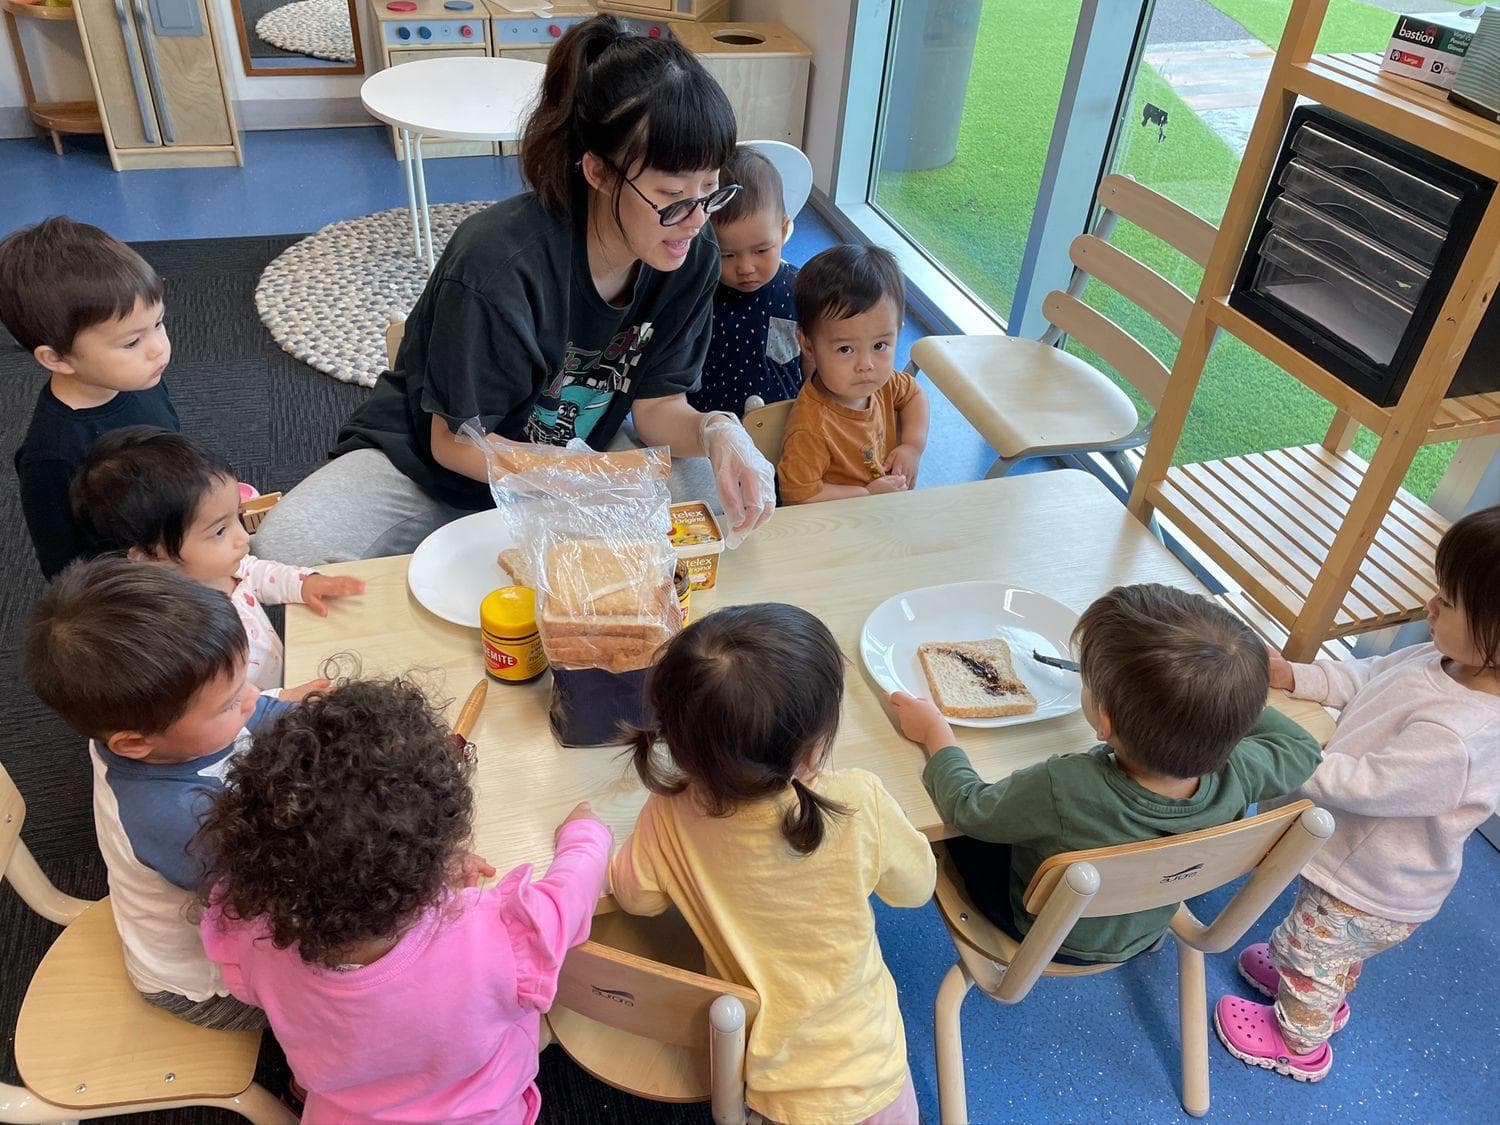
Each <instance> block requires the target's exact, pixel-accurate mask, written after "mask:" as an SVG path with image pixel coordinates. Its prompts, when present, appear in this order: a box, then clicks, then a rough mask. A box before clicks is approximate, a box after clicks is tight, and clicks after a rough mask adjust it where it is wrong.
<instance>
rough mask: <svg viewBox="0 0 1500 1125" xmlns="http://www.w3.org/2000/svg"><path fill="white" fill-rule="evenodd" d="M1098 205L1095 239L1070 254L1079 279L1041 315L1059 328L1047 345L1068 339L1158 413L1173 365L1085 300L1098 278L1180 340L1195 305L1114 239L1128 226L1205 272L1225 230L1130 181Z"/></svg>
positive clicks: (1114, 181)
mask: <svg viewBox="0 0 1500 1125" xmlns="http://www.w3.org/2000/svg"><path fill="white" fill-rule="evenodd" d="M1098 199H1099V204H1100V206H1101V207H1103V212H1102V213H1101V215H1100V217H1099V222H1098V223H1097V224H1096V226H1095V227H1094V230H1093V231H1092V232H1091V233H1089V234H1081V235H1079V236H1078V237H1077V238H1075V239H1074V240H1073V242H1072V243H1071V244H1070V245H1069V247H1068V257H1069V258H1070V259H1071V260H1072V262H1073V276H1072V279H1071V280H1070V281H1069V283H1068V288H1067V290H1066V291H1063V290H1056V289H1055V290H1053V291H1052V292H1051V293H1048V294H1047V296H1046V298H1045V299H1044V300H1043V302H1042V315H1044V316H1045V317H1046V318H1047V322H1048V323H1049V324H1050V325H1052V328H1051V330H1050V331H1049V332H1048V333H1047V334H1046V335H1044V336H1043V337H1042V339H1043V341H1044V342H1046V343H1054V342H1055V341H1056V340H1057V338H1058V336H1060V335H1061V334H1062V333H1066V334H1067V335H1068V336H1069V337H1071V338H1072V339H1074V340H1077V341H1078V342H1079V343H1081V344H1083V345H1084V346H1085V347H1088V348H1090V349H1092V350H1093V351H1094V352H1095V353H1096V354H1097V355H1098V356H1099V357H1100V358H1101V359H1103V360H1104V361H1105V362H1106V363H1108V364H1109V365H1110V366H1112V367H1113V368H1114V369H1115V370H1116V371H1118V372H1119V373H1120V374H1121V375H1123V376H1124V377H1125V378H1126V379H1127V380H1129V381H1130V383H1131V385H1132V386H1134V387H1135V389H1136V390H1137V391H1139V392H1140V393H1141V395H1142V396H1143V397H1144V398H1145V399H1146V401H1147V402H1149V403H1151V405H1152V406H1153V407H1154V406H1157V405H1159V404H1160V402H1161V396H1162V394H1163V393H1164V392H1165V390H1166V386H1167V378H1168V375H1169V374H1170V371H1169V369H1168V367H1167V365H1166V364H1164V363H1162V361H1161V360H1159V359H1157V358H1156V356H1155V355H1153V354H1152V352H1151V350H1150V349H1149V348H1147V347H1146V346H1145V345H1144V344H1142V343H1141V342H1140V341H1139V340H1137V339H1136V338H1135V337H1134V336H1132V335H1131V334H1130V333H1129V332H1127V331H1126V330H1125V329H1123V328H1121V327H1120V326H1119V325H1118V324H1116V323H1115V322H1114V321H1112V320H1110V319H1109V318H1108V317H1107V316H1105V315H1104V314H1103V313H1100V312H1099V311H1098V310H1096V309H1094V308H1091V307H1090V306H1088V305H1086V304H1084V303H1083V301H1082V300H1080V299H1079V295H1080V294H1081V293H1082V292H1083V287H1084V285H1085V284H1086V283H1087V282H1088V280H1089V278H1091V277H1092V278H1094V279H1095V280H1096V281H1099V282H1100V283H1102V284H1104V285H1106V286H1108V287H1109V288H1111V289H1113V290H1114V291H1115V292H1116V293H1118V294H1120V295H1121V296H1122V297H1125V298H1126V299H1127V300H1129V301H1131V302H1132V303H1134V304H1135V305H1137V306H1138V307H1139V308H1141V309H1142V310H1144V311H1145V312H1147V313H1149V314H1150V315H1151V316H1152V317H1153V318H1155V319H1156V320H1157V321H1158V322H1160V323H1161V324H1162V325H1163V326H1164V327H1166V328H1167V330H1168V331H1170V332H1171V333H1172V334H1173V335H1174V336H1176V337H1177V338H1178V339H1179V340H1180V339H1181V338H1182V334H1183V332H1185V331H1186V330H1187V323H1188V317H1189V316H1190V315H1191V314H1192V310H1193V298H1192V297H1190V296H1188V295H1187V294H1186V293H1184V292H1183V291H1182V290H1181V289H1179V288H1178V287H1177V286H1176V285H1174V284H1173V283H1172V282H1170V281H1168V280H1167V279H1166V278H1165V277H1163V276H1162V275H1161V274H1160V273H1158V272H1157V271H1156V270H1154V269H1152V268H1151V267H1150V266H1148V265H1146V264H1145V263H1144V262H1142V261H1140V260H1139V259H1138V258H1135V257H1133V256H1132V255H1130V254H1127V253H1126V252H1125V251H1123V250H1121V249H1120V248H1119V247H1118V246H1115V245H1113V244H1111V242H1110V236H1111V235H1112V234H1113V232H1114V229H1115V225H1116V221H1117V220H1118V219H1121V218H1123V219H1127V220H1129V221H1130V222H1131V223H1133V224H1135V225H1136V226H1138V227H1140V228H1141V229H1142V230H1144V231H1147V232H1149V233H1150V234H1153V235H1155V236H1156V237H1157V238H1159V239H1161V240H1162V241H1163V242H1165V243H1166V244H1167V245H1168V246H1171V247H1173V248H1174V249H1176V250H1177V251H1179V252H1180V253H1182V254H1183V255H1185V256H1186V257H1187V258H1189V259H1191V260H1192V261H1194V262H1196V263H1197V264H1198V265H1200V266H1203V265H1207V263H1208V256H1209V253H1210V252H1211V251H1212V249H1213V242H1214V238H1215V237H1216V236H1217V234H1218V230H1217V228H1216V227H1215V226H1214V225H1213V224H1212V223H1210V222H1208V221H1207V220H1205V219H1202V218H1199V217H1198V216H1197V215H1195V214H1193V213H1192V212H1191V211H1189V210H1188V209H1187V208H1185V207H1183V206H1181V205H1179V204H1177V203H1173V202H1172V201H1171V200H1170V199H1168V198H1167V197H1166V196H1164V195H1158V194H1157V193H1156V192H1154V191H1152V190H1151V189H1150V188H1148V187H1144V186H1142V185H1141V184H1138V183H1136V182H1135V181H1134V180H1132V179H1130V178H1129V177H1128V176H1122V175H1118V174H1112V175H1109V176H1105V177H1104V179H1103V181H1102V182H1101V183H1100V184H1099V192H1098Z"/></svg>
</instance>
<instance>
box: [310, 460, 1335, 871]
mask: <svg viewBox="0 0 1500 1125" xmlns="http://www.w3.org/2000/svg"><path fill="white" fill-rule="evenodd" d="M409 557H410V556H399V557H394V558H383V559H369V560H366V561H363V562H354V563H342V564H338V565H334V566H327V567H322V568H320V569H321V570H322V571H323V572H325V573H328V574H357V575H359V576H360V577H362V578H364V579H365V580H366V583H367V588H366V592H365V594H364V596H363V597H360V598H349V599H340V600H338V601H336V602H332V603H330V610H329V616H328V617H327V618H319V617H317V616H315V615H314V614H312V613H311V612H310V611H309V610H307V609H306V608H304V607H302V606H295V605H294V606H288V607H287V621H286V682H287V683H289V684H295V683H301V682H303V681H304V680H308V679H312V678H313V677H314V676H317V675H318V674H319V670H320V667H321V665H322V664H323V662H324V660H325V659H326V658H327V657H329V656H331V655H333V654H336V653H352V654H355V655H357V656H358V657H359V659H360V664H361V667H362V670H363V672H364V673H365V674H373V675H387V674H391V673H395V672H404V671H407V670H409V669H410V670H416V671H417V672H418V673H419V674H421V676H422V677H423V679H424V682H426V683H427V684H428V686H429V687H430V688H432V689H434V690H435V691H437V692H439V693H440V694H441V696H442V697H443V698H445V699H447V700H449V701H450V703H449V708H448V709H449V719H450V721H451V720H452V719H453V718H454V717H456V716H457V713H458V708H459V707H460V706H461V704H462V701H463V699H464V697H465V696H467V695H468V693H469V690H470V688H471V687H472V686H473V685H474V684H475V683H476V682H477V681H478V680H479V679H481V678H482V677H483V674H484V672H483V662H482V658H481V654H480V647H479V633H478V631H477V630H473V629H466V628H463V627H461V626H458V625H453V624H450V623H448V622H446V621H443V620H441V619H439V618H437V617H434V616H433V615H432V614H430V613H428V612H427V611H426V610H425V609H423V608H422V606H421V605H420V604H418V602H417V601H416V599H414V598H413V597H412V596H411V595H410V594H409V593H408V591H407V588H406V567H407V562H408V559H409ZM496 573H497V576H498V574H499V572H498V570H497V572H496ZM982 578H985V579H1001V580H1004V581H1006V582H1010V583H1013V584H1014V585H1017V586H1023V587H1028V588H1030V589H1033V590H1037V591H1040V592H1042V593H1045V594H1048V595H1049V596H1051V597H1053V598H1055V599H1057V600H1058V601H1060V602H1062V603H1064V604H1065V605H1068V606H1070V607H1072V608H1073V609H1075V610H1079V611H1082V610H1083V609H1084V607H1086V606H1087V605H1088V604H1089V602H1091V601H1092V600H1093V599H1094V598H1096V597H1098V596H1099V595H1100V594H1102V593H1104V592H1105V591H1106V590H1108V589H1109V588H1110V587H1112V586H1115V585H1120V584H1126V583H1134V582H1164V583H1168V584H1171V585H1175V586H1179V587H1182V588H1184V589H1191V590H1201V589H1202V587H1201V585H1200V584H1199V583H1198V581H1197V580H1196V579H1195V578H1194V577H1193V575H1192V574H1191V573H1190V572H1189V571H1188V570H1187V569H1186V568H1185V567H1184V566H1183V565H1182V564H1181V563H1180V562H1178V561H1177V559H1175V558H1174V557H1173V556H1172V555H1171V554H1169V553H1168V552H1167V551H1166V549H1165V548H1164V547H1162V545H1161V544H1160V543H1158V542H1157V541H1156V540H1155V539H1154V538H1152V536H1151V535H1150V534H1149V533H1148V532H1147V531H1146V529H1145V528H1144V527H1143V526H1141V525H1140V524H1139V523H1137V522H1136V521H1135V520H1134V519H1133V518H1131V517H1130V515H1129V514H1128V513H1127V512H1126V510H1125V508H1124V506H1123V505H1121V503H1120V502H1119V501H1118V500H1117V499H1115V497H1114V496H1112V495H1111V494H1110V493H1109V492H1108V491H1107V490H1106V489H1105V488H1104V486H1103V485H1102V484H1100V483H1099V481H1097V480H1096V479H1095V478H1093V477H1092V476H1089V475H1088V474H1086V473H1083V472H1079V471H1076V470H1065V471H1059V472H1048V473H1037V474H1030V475H1026V476H1019V477H1009V478H1005V479H1001V480H987V481H978V482H975V483H971V484H960V485H950V486H947V487H943V488H932V489H922V490H918V491H915V492H908V493H896V494H891V495H885V496H872V497H869V498H865V499H856V500H841V501H838V502H836V503H827V504H813V505H809V506H806V507H799V508H787V509H781V510H778V511H777V512H776V514H775V517H774V518H773V519H772V520H771V522H770V523H769V524H768V525H767V526H766V527H764V528H763V529H761V530H760V531H758V532H757V533H756V534H755V535H754V536H752V537H751V538H750V540H749V541H748V542H747V543H745V544H744V546H742V547H740V548H739V549H738V550H736V551H730V552H726V553H725V554H724V555H723V556H721V561H720V566H719V579H718V584H717V586H716V587H715V588H714V589H713V590H697V591H694V593H693V602H692V614H693V616H694V617H695V618H696V617H701V616H702V615H703V614H705V613H707V612H709V611H710V610H712V609H713V608H715V607H716V606H723V605H734V604H742V603H747V602H760V601H783V602H791V603H793V604H796V605H800V606H803V607H804V608H806V609H808V610H810V611H812V612H814V613H816V614H817V615H818V616H819V617H821V618H822V619H823V620H824V621H825V622H826V623H827V624H828V627H829V628H830V629H831V630H832V631H833V634H834V636H835V637H837V638H838V641H839V644H840V645H841V646H842V647H843V650H844V654H845V656H846V657H847V658H848V660H849V670H848V679H847V684H846V689H845V699H844V712H843V721H842V725H841V726H840V729H839V735H838V741H837V744H836V746H835V751H834V756H833V764H834V765H835V766H840V767H848V766H860V767H863V768H865V769H868V770H871V771H873V772H874V773H876V774H878V775H879V777H880V778H881V780H882V781H883V782H884V783H885V786H886V788H887V789H889V790H890V792H891V793H892V795H893V796H894V797H895V798H896V800H897V801H899V802H900V804H901V807H902V808H903V809H904V810H905V811H906V815H907V816H908V817H909V818H910V819H911V821H912V823H913V824H915V825H916V826H917V827H918V828H919V829H920V830H921V831H923V832H924V833H926V834H927V835H928V836H930V837H932V838H934V839H938V838H941V837H943V836H946V835H951V831H950V830H949V829H948V828H947V827H946V826H945V825H944V824H943V823H942V821H941V820H940V819H939V817H938V815H937V812H936V810H935V809H934V808H933V806H932V802H931V801H930V800H929V799H928V797H927V793H926V791H925V790H924V789H923V788H922V781H921V772H922V764H923V761H922V753H921V751H920V750H919V749H918V747H916V746H915V745H913V744H912V743H909V742H907V741H906V740H905V739H903V738H902V737H901V734H900V732H899V731H898V730H897V729H896V728H895V726H894V725H893V723H892V721H891V718H890V716H889V713H888V711H887V709H886V707H885V704H884V703H883V702H882V700H881V698H880V696H879V694H878V690H877V688H876V687H875V685H874V682H873V681H872V680H871V679H870V677H869V675H868V673H867V672H866V671H865V670H864V666H863V664H862V663H861V661H860V660H859V635H860V630H861V628H862V626H863V624H864V621H865V618H866V617H867V616H868V615H869V613H870V611H871V610H872V609H874V608H875V606H877V605H879V604H880V603H881V602H882V601H884V600H885V599H886V598H887V597H890V596H891V595H892V594H897V593H901V592H902V591H905V590H910V589H913V588H915V587H921V586H932V585H936V584H939V583H944V582H958V581H965V580H973V579H982ZM499 581H501V580H500V579H499V578H498V577H497V584H498V583H499ZM549 692H550V680H549V677H547V676H543V677H542V678H541V679H540V680H537V681H535V682H533V683H531V684H525V685H510V684H504V683H494V684H492V685H491V687H490V690H489V694H488V698H487V700H486V702H485V706H484V711H483V713H482V714H481V716H480V718H479V721H478V723H477V725H476V726H475V728H474V732H473V735H472V736H471V737H472V740H473V741H474V742H475V743H476V744H477V746H478V761H479V765H478V768H477V770H476V772H475V785H476V788H477V792H478V812H477V815H476V822H475V851H477V852H479V853H480V854H481V855H483V856H484V857H485V858H486V859H488V860H489V861H490V862H491V863H493V864H494V865H495V866H496V867H497V868H498V869H499V870H501V871H502V872H503V871H506V870H508V869H510V868H512V867H515V866H517V865H518V864H521V863H533V864H535V865H536V866H537V868H538V869H539V870H540V869H542V868H544V867H545V866H546V864H547V863H548V862H550V860H551V858H552V851H553V845H552V832H553V829H554V828H555V827H556V825H557V824H558V823H559V822H560V821H561V820H562V818H563V817H564V816H565V815H566V814H567V812H568V810H569V809H571V808H572V807H573V806H574V805H575V804H576V803H577V802H579V801H582V800H588V801H591V802H592V803H593V806H594V810H595V812H596V813H597V814H598V815H599V816H600V817H601V818H603V819H604V820H605V821H606V822H607V823H608V824H609V826H610V827H611V828H612V829H613V830H614V833H615V838H616V841H617V842H618V841H619V840H623V839H624V837H625V835H626V834H627V833H628V832H629V831H630V828H631V826H632V824H633V823H634V820H635V816H636V813H637V812H638V811H639V810H640V806H641V804H642V803H643V801H644V800H645V792H644V790H643V789H642V788H641V787H640V784H639V782H638V781H637V780H636V778H635V775H634V773H633V772H632V771H631V770H630V767H629V759H628V755H625V754H622V751H621V749H620V748H618V747H613V748H609V747H606V748H599V749H570V748H565V747H562V746H559V745H558V744H557V743H556V742H555V741H554V739H553V737H552V733H551V730H550V728H549V726H548V724H547V704H548V698H549ZM1273 696H1274V698H1273V702H1275V703H1276V705H1277V706H1279V707H1280V708H1281V709H1282V710H1284V711H1286V712H1287V713H1288V714H1290V715H1291V716H1292V717H1293V718H1294V719H1296V720H1297V721H1298V722H1301V723H1302V724H1303V725H1304V726H1306V727H1307V728H1308V729H1309V730H1311V731H1312V732H1313V733H1314V734H1316V735H1318V737H1319V738H1320V739H1322V740H1326V739H1327V736H1328V734H1329V732H1330V731H1331V729H1332V723H1331V720H1330V719H1329V717H1328V714H1327V712H1325V711H1324V710H1323V709H1322V708H1320V707H1317V706H1315V705H1313V704H1309V703H1304V702H1301V701H1297V700H1290V699H1288V698H1286V697H1285V696H1283V695H1282V694H1281V693H1279V692H1277V693H1273ZM958 736H959V741H960V743H961V744H962V745H963V747H964V748H965V749H966V750H967V751H968V752H969V755H970V756H971V758H972V759H973V761H974V765H975V768H976V769H978V771H979V773H980V774H981V775H982V776H983V777H985V778H986V779H991V780H993V779H998V778H1001V777H1004V776H1006V775H1007V774H1009V773H1012V772H1013V771H1015V770H1017V769H1021V768H1023V767H1025V766H1028V765H1031V764H1032V763H1034V762H1040V761H1043V760H1045V759H1046V758H1048V757H1050V756H1051V755H1053V754H1060V753H1066V752H1070V751H1076V750H1083V749H1086V748H1087V747H1089V746H1090V745H1092V744H1093V742H1094V739H1093V735H1092V732H1091V731H1090V729H1089V727H1088V724H1087V723H1085V722H1084V720H1083V717H1082V715H1081V714H1079V713H1074V714H1072V715H1068V716H1065V717H1061V718H1056V719H1049V720H1045V721H1042V722H1036V723H1031V724H1027V725H1023V726H1015V727H1008V728H1003V729H998V730H976V729H965V728H958Z"/></svg>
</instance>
